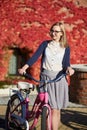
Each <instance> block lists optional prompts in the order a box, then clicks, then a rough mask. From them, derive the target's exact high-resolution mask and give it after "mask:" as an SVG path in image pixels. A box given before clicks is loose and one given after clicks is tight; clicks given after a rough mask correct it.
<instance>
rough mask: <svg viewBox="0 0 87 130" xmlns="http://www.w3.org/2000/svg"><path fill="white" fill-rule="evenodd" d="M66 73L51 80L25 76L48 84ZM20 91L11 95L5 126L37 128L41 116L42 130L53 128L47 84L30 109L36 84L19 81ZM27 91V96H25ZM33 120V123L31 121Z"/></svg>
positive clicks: (26, 129) (23, 129)
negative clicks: (32, 92) (31, 96)
mask: <svg viewBox="0 0 87 130" xmlns="http://www.w3.org/2000/svg"><path fill="white" fill-rule="evenodd" d="M65 75H66V74H62V75H61V76H60V77H59V78H55V79H53V80H49V81H39V80H36V79H35V78H33V77H32V76H31V75H29V74H27V73H26V74H24V76H25V77H27V78H29V79H32V80H34V81H35V82H38V83H41V82H43V83H44V84H48V83H50V82H54V81H58V80H60V79H61V78H63V77H64V76H65ZM18 89H19V90H18V91H16V93H15V94H13V95H11V97H10V99H9V101H8V104H7V110H6V116H5V127H6V130H14V129H15V130H36V124H37V122H38V119H39V117H40V116H41V130H46V129H47V128H48V130H52V126H51V108H50V105H49V103H48V93H47V85H44V92H43V93H38V94H37V97H36V99H35V102H34V104H33V106H32V109H31V110H30V109H29V103H30V99H29V95H30V93H31V90H34V85H33V84H31V83H28V82H22V81H19V82H18ZM23 93H25V94H26V95H25V97H24V96H23ZM31 120H32V123H31V124H30V123H29V122H30V121H31Z"/></svg>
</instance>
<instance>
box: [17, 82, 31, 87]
mask: <svg viewBox="0 0 87 130" xmlns="http://www.w3.org/2000/svg"><path fill="white" fill-rule="evenodd" d="M17 87H18V88H19V89H32V88H33V84H31V83H28V82H22V81H19V82H18V84H17Z"/></svg>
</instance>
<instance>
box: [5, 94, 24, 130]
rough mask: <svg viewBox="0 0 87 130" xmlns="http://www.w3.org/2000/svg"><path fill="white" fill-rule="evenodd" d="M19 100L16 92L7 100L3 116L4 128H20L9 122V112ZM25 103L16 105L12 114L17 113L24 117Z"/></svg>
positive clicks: (7, 129) (9, 129)
mask: <svg viewBox="0 0 87 130" xmlns="http://www.w3.org/2000/svg"><path fill="white" fill-rule="evenodd" d="M20 102H21V98H20V97H19V96H18V95H17V94H14V95H12V96H11V99H10V100H9V101H8V104H7V110H6V116H5V128H6V130H12V129H14V127H15V129H16V130H17V129H21V128H19V127H18V128H16V126H15V124H14V123H13V124H12V122H11V114H10V113H11V112H12V110H13V107H15V106H16V105H18V103H20ZM24 109H25V105H24V104H21V105H20V106H19V107H17V109H16V110H15V111H14V113H13V114H15V115H18V116H20V117H21V118H23V119H24V118H25V111H24ZM24 130H26V129H24Z"/></svg>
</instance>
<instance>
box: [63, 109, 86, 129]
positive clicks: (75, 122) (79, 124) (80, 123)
mask: <svg viewBox="0 0 87 130" xmlns="http://www.w3.org/2000/svg"><path fill="white" fill-rule="evenodd" d="M77 109H78V108H77ZM81 109H83V108H81ZM61 116H62V119H61V122H62V123H63V124H64V125H66V126H68V127H69V128H72V129H73V130H87V113H86V112H84V109H83V112H78V111H72V110H62V115H61Z"/></svg>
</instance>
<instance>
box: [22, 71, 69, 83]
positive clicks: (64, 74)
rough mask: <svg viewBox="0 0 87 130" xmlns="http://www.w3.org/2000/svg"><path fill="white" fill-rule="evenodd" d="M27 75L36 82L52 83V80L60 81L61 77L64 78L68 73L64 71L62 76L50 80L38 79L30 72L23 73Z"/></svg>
mask: <svg viewBox="0 0 87 130" xmlns="http://www.w3.org/2000/svg"><path fill="white" fill-rule="evenodd" d="M23 75H24V76H25V77H27V78H29V79H32V80H33V81H35V82H38V83H47V84H48V83H52V82H54V81H55V82H57V81H59V80H60V79H62V78H63V77H64V76H66V75H67V73H63V74H62V75H61V76H59V77H56V78H54V79H52V80H49V81H46V80H37V79H35V78H33V77H32V76H31V75H30V74H28V73H24V74H23Z"/></svg>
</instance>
